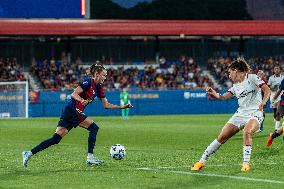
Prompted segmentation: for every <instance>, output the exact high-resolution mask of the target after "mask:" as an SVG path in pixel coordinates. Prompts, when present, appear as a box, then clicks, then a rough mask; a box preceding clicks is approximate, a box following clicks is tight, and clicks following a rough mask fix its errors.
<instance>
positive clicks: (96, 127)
mask: <svg viewBox="0 0 284 189" xmlns="http://www.w3.org/2000/svg"><path fill="white" fill-rule="evenodd" d="M88 130H89V131H90V132H92V133H97V132H98V131H99V127H98V126H97V125H96V124H95V123H92V124H91V125H90V126H89V128H88Z"/></svg>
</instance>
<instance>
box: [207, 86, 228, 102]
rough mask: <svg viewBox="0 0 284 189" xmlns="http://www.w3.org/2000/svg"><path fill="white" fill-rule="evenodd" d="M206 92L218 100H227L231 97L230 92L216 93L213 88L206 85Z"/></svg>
mask: <svg viewBox="0 0 284 189" xmlns="http://www.w3.org/2000/svg"><path fill="white" fill-rule="evenodd" d="M205 90H206V92H207V93H208V94H210V95H212V96H214V97H215V98H216V99H218V100H227V99H230V98H232V97H233V94H232V93H231V92H226V93H224V94H220V93H217V92H216V91H215V90H214V89H212V88H211V87H206V89H205Z"/></svg>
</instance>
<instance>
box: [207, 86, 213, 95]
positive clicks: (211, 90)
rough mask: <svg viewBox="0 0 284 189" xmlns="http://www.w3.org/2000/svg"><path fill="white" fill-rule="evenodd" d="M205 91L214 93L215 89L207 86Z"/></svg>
mask: <svg viewBox="0 0 284 189" xmlns="http://www.w3.org/2000/svg"><path fill="white" fill-rule="evenodd" d="M205 91H206V92H207V93H208V94H212V93H213V92H214V89H212V88H211V87H206V88H205Z"/></svg>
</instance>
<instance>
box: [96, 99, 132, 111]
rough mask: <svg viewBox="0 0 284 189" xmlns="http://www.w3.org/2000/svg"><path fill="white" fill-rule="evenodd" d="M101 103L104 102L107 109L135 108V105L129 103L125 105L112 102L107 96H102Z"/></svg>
mask: <svg viewBox="0 0 284 189" xmlns="http://www.w3.org/2000/svg"><path fill="white" fill-rule="evenodd" d="M100 101H101V103H102V104H103V106H104V108H105V109H125V108H133V106H132V105H131V104H130V103H129V104H125V105H123V106H118V105H115V104H111V103H109V102H108V101H107V99H106V98H100Z"/></svg>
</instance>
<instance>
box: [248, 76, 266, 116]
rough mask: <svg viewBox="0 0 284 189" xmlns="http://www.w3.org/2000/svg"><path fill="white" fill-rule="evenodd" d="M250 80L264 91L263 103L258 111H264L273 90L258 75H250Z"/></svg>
mask: <svg viewBox="0 0 284 189" xmlns="http://www.w3.org/2000/svg"><path fill="white" fill-rule="evenodd" d="M249 79H250V80H251V81H252V82H254V84H255V85H256V86H257V87H259V88H261V90H262V91H263V98H262V101H261V103H260V104H259V106H258V109H259V110H260V111H263V107H264V106H265V105H266V103H267V101H268V99H269V96H270V94H271V90H270V88H269V87H268V86H267V85H266V84H265V82H264V81H263V80H262V79H261V78H260V77H259V76H257V75H256V74H249Z"/></svg>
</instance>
